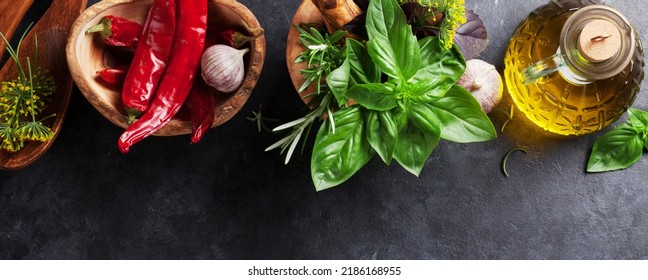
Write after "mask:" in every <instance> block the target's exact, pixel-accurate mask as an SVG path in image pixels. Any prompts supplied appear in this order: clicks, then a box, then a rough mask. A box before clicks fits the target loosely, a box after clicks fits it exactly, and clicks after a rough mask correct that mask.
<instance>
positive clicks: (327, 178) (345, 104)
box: [269, 0, 496, 190]
mask: <svg viewBox="0 0 648 280" xmlns="http://www.w3.org/2000/svg"><path fill="white" fill-rule="evenodd" d="M401 2H402V1H401ZM427 2H430V1H427ZM430 3H431V2H430ZM462 3H463V2H462ZM462 11H463V10H462ZM366 30H367V34H368V40H367V41H366V42H361V41H357V40H354V39H350V38H348V39H346V40H345V46H344V47H340V48H338V49H337V50H339V54H341V55H340V56H335V58H341V59H340V60H334V62H335V63H338V64H339V65H337V66H336V67H335V68H331V70H332V71H331V72H330V73H324V71H313V70H309V69H307V70H306V71H304V72H303V73H304V74H306V75H307V77H306V83H308V82H311V83H312V82H318V80H317V77H315V78H309V76H308V75H310V74H312V73H324V74H323V75H322V76H321V78H325V83H324V84H323V85H322V86H321V87H318V89H317V91H316V93H315V94H316V96H318V97H319V100H318V102H320V103H318V105H316V107H315V109H314V110H313V111H312V112H311V113H310V114H309V115H307V116H306V117H304V118H301V119H299V120H296V121H293V122H290V123H288V124H286V125H283V126H280V127H278V128H277V129H275V130H280V129H285V128H290V127H292V128H293V133H292V134H291V135H289V136H287V137H286V138H284V139H282V140H280V141H279V142H277V143H276V144H275V145H273V146H271V147H270V148H269V149H271V148H276V147H279V146H281V145H285V144H286V143H289V142H290V141H293V142H292V143H291V146H290V148H289V152H288V154H289V155H290V154H291V153H292V151H293V150H294V145H296V144H295V142H294V141H298V140H299V138H300V137H301V132H303V131H304V127H305V126H306V123H307V122H309V121H311V124H312V121H313V120H314V119H318V118H321V117H323V116H325V118H326V119H327V120H328V121H326V122H324V123H323V124H322V125H321V126H320V128H319V130H318V133H317V136H316V138H315V143H314V147H313V151H312V158H311V176H312V179H313V182H314V184H315V187H316V189H317V190H324V189H327V188H331V187H334V186H337V185H339V184H341V183H343V182H344V181H346V180H348V179H349V178H351V176H353V175H354V174H355V173H356V172H357V171H358V170H360V169H361V168H362V167H363V166H364V165H365V164H367V163H368V162H369V161H370V160H371V159H372V158H373V156H374V155H375V154H378V155H379V156H380V158H381V159H382V160H383V161H384V162H385V163H387V164H390V163H391V162H392V160H395V161H396V162H398V163H399V164H400V165H401V166H402V167H403V168H405V169H406V170H407V171H409V172H410V173H412V174H414V175H416V176H418V175H419V174H420V172H421V171H422V169H423V167H424V165H425V163H426V161H427V159H428V158H429V156H430V155H431V153H432V152H433V150H434V149H435V148H436V146H437V144H438V143H439V141H440V140H441V139H446V140H450V141H454V142H459V143H468V142H478V141H487V140H491V139H494V138H495V137H496V132H495V128H494V126H493V124H492V123H491V121H490V119H488V117H487V116H486V114H485V113H484V112H483V111H482V110H481V107H480V106H479V104H478V103H477V101H476V100H475V99H474V98H473V97H472V95H471V94H470V93H469V92H467V91H466V90H465V89H463V88H461V87H459V86H457V85H455V82H456V81H457V80H458V79H459V77H460V76H461V75H462V74H463V72H464V70H465V67H466V62H465V59H464V58H463V56H462V53H461V51H460V50H459V49H458V48H457V46H456V45H454V44H452V43H451V44H449V45H447V44H445V43H443V42H442V40H443V38H442V37H437V36H430V37H425V38H423V39H421V40H417V38H416V36H415V35H414V34H413V33H412V26H411V25H409V24H408V21H407V18H406V16H405V13H404V12H403V10H402V9H401V8H400V5H399V3H398V2H397V1H396V0H372V1H370V2H369V7H368V9H367V14H366ZM300 33H301V35H302V37H300V38H301V39H302V43H304V40H303V36H304V33H305V32H304V30H300ZM311 35H313V34H311ZM313 37H315V38H316V39H318V40H319V39H320V38H324V39H326V37H325V36H321V37H318V36H313ZM331 37H334V36H331ZM340 39H341V38H340ZM320 41H321V40H320ZM306 43H309V42H306ZM328 43H331V42H328ZM304 45H305V46H306V48H307V50H306V51H305V53H304V54H302V56H300V58H298V60H303V59H305V58H306V57H311V56H310V55H309V53H312V51H313V47H311V46H309V45H308V44H304ZM448 46H449V47H448ZM326 47H328V45H327V46H326ZM322 48H325V46H324V44H322ZM319 64H321V61H320V62H319ZM331 65H333V64H331ZM316 67H317V66H316ZM316 67H315V68H316ZM309 68H313V67H312V66H311V67H309ZM306 83H305V86H303V87H302V89H305V88H306V87H308V85H306ZM308 126H310V124H309V125H308ZM295 128H297V129H295ZM295 131H297V132H300V133H299V134H298V135H297V136H293V135H296V134H295V133H294V132H295ZM295 139H296V140H295ZM284 149H285V148H284ZM287 159H288V158H287Z"/></svg>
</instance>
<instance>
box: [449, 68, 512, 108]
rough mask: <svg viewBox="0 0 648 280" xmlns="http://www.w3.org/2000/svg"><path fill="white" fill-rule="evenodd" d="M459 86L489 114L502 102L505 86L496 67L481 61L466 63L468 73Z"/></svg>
mask: <svg viewBox="0 0 648 280" xmlns="http://www.w3.org/2000/svg"><path fill="white" fill-rule="evenodd" d="M457 84H458V85H459V86H461V87H463V88H465V89H466V90H467V91H469V92H470V93H471V94H472V95H473V96H474V97H475V99H477V101H478V102H479V105H481V107H482V110H483V111H484V112H485V113H486V114H488V113H490V112H491V111H493V109H494V108H495V107H497V105H498V104H499V102H500V101H501V100H502V93H503V92H504V84H503V83H502V76H501V75H500V74H499V72H497V69H495V66H493V65H492V64H490V63H488V62H486V61H483V60H481V59H471V60H468V61H466V71H465V72H464V74H463V75H462V76H461V78H459V81H457Z"/></svg>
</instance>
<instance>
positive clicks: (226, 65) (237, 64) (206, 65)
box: [200, 45, 250, 93]
mask: <svg viewBox="0 0 648 280" xmlns="http://www.w3.org/2000/svg"><path fill="white" fill-rule="evenodd" d="M248 51H250V49H241V50H239V49H235V48H232V47H230V46H227V45H213V46H211V47H209V48H207V49H206V50H205V52H204V53H203V55H202V58H201V60H200V65H201V70H202V77H203V80H205V83H207V85H209V86H210V87H212V88H214V89H216V90H217V91H219V92H222V93H231V92H234V91H235V90H236V89H238V88H239V87H240V86H241V84H242V83H243V78H244V76H245V62H244V61H243V56H244V55H245V54H246V53H247V52H248Z"/></svg>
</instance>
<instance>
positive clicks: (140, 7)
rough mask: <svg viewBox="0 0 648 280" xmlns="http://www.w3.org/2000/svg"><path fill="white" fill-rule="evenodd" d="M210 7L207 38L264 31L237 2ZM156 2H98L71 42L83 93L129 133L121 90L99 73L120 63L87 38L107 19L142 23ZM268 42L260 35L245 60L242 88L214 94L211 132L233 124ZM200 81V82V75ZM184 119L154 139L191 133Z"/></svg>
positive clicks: (213, 2)
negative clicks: (89, 31)
mask: <svg viewBox="0 0 648 280" xmlns="http://www.w3.org/2000/svg"><path fill="white" fill-rule="evenodd" d="M177 1H183V0H177ZM208 2H209V15H208V23H207V34H208V36H209V34H210V30H219V29H222V28H223V27H232V28H236V29H242V30H262V29H261V26H260V24H259V22H258V21H257V19H256V17H255V16H254V14H252V12H250V10H248V9H247V8H246V7H245V6H243V5H242V4H240V3H238V2H237V1H235V0H208ZM152 3H153V1H152V0H106V1H102V2H99V3H97V4H95V5H93V6H92V7H90V8H88V9H87V10H86V11H84V12H83V13H82V14H81V16H79V18H78V19H77V20H76V22H75V23H74V26H73V27H72V31H71V33H70V34H71V35H70V38H69V39H68V44H67V49H66V55H67V61H68V65H69V67H70V72H71V73H72V77H73V78H74V81H75V82H76V84H77V86H78V87H79V89H80V90H81V93H83V95H84V96H85V97H86V99H88V101H89V102H90V103H91V104H92V105H93V106H94V107H95V108H96V109H97V110H98V111H99V113H101V114H102V115H103V116H104V117H106V118H107V119H108V120H109V121H111V122H112V123H114V124H116V125H117V126H119V127H122V128H124V129H125V128H127V127H128V122H127V121H128V116H127V114H126V112H125V110H124V108H123V105H122V101H121V91H119V90H117V89H115V88H111V87H109V86H106V85H105V84H103V83H102V82H101V81H100V80H99V79H98V78H97V77H96V72H97V71H98V70H101V69H104V68H106V67H111V66H116V65H115V64H116V61H119V58H118V57H115V56H116V55H115V54H114V51H113V49H111V48H110V47H107V46H105V45H104V44H103V43H102V42H100V40H97V38H96V37H95V36H93V35H87V34H85V31H86V30H87V29H88V28H90V27H92V26H95V25H96V24H98V23H99V21H100V20H101V19H102V18H103V17H104V16H107V15H116V16H120V17H123V18H126V19H130V20H133V21H136V22H139V23H143V22H144V20H145V19H146V15H147V13H148V10H149V8H150V7H151V4H152ZM245 25H246V26H247V27H245ZM250 35H253V34H250ZM265 43H266V42H265V37H264V36H259V37H257V38H256V39H255V40H253V41H252V42H250V46H249V48H250V52H248V54H246V56H245V65H246V69H245V78H244V80H243V84H242V85H241V86H240V87H239V89H238V90H236V91H235V92H234V93H231V94H222V93H215V95H214V96H215V99H216V114H215V116H214V120H213V122H212V127H215V126H218V125H220V124H223V123H225V122H226V121H228V120H229V119H231V118H232V117H233V116H234V115H235V114H236V113H237V112H238V111H239V110H240V109H241V107H243V105H244V104H245V102H246V101H247V99H248V97H249V96H250V94H251V93H252V90H253V89H254V86H255V85H256V83H257V80H258V78H259V75H260V74H261V69H262V68H263V62H264V59H265V51H266V50H265ZM169 47H170V46H169ZM197 79H200V76H198V77H197ZM181 115H182V114H178V115H176V117H174V118H173V119H172V120H171V121H170V122H169V123H167V124H166V125H165V126H164V127H162V128H161V129H160V130H158V131H157V132H155V133H154V134H153V135H156V136H173V135H182V134H189V133H191V122H190V121H189V120H188V119H187V118H185V117H182V116H181Z"/></svg>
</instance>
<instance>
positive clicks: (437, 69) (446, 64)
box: [409, 36, 466, 102]
mask: <svg viewBox="0 0 648 280" xmlns="http://www.w3.org/2000/svg"><path fill="white" fill-rule="evenodd" d="M419 46H420V48H421V58H422V60H423V63H422V64H421V66H422V68H421V69H419V70H418V72H416V75H414V77H412V78H411V79H410V80H409V82H410V83H411V84H419V83H420V84H422V85H426V86H427V87H428V88H429V89H428V90H427V91H425V90H421V91H419V92H421V93H425V95H424V96H427V97H428V98H427V99H426V102H427V101H429V100H430V98H434V97H435V96H436V97H438V96H443V94H444V93H445V92H447V91H448V90H449V89H450V88H451V87H452V86H453V85H454V84H455V83H456V82H457V80H459V78H460V77H461V75H463V73H464V71H465V70H466V61H465V59H464V58H463V56H462V54H461V51H460V50H459V48H458V47H457V46H453V47H452V48H451V49H448V50H446V49H443V48H442V47H441V44H440V43H439V38H437V37H436V36H429V37H425V38H423V39H421V40H420V41H419Z"/></svg>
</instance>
